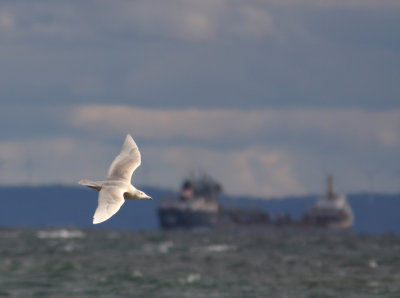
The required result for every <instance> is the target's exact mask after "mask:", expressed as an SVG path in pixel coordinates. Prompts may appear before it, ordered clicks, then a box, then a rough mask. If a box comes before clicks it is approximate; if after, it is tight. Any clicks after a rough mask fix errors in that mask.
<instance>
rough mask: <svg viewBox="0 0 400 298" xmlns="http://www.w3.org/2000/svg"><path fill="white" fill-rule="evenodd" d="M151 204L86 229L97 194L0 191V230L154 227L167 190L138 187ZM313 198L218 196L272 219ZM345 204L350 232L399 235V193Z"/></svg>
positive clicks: (136, 204)
mask: <svg viewBox="0 0 400 298" xmlns="http://www.w3.org/2000/svg"><path fill="white" fill-rule="evenodd" d="M143 190H144V191H145V192H146V193H148V194H149V195H151V196H152V197H153V198H154V200H153V201H148V200H136V201H127V202H125V204H124V205H123V206H122V208H121V209H120V211H118V213H117V214H116V215H115V216H113V217H112V218H111V219H109V220H108V221H106V222H104V223H102V224H99V225H95V226H94V225H92V217H93V213H94V211H95V209H96V206H97V192H96V191H94V190H91V189H89V188H84V187H72V186H71V187H69V186H38V187H0V204H1V207H0V226H20V227H21V226H24V227H94V228H101V229H102V228H104V229H108V228H113V229H157V228H158V227H159V224H158V217H157V204H158V202H159V200H160V198H162V197H163V196H165V195H167V194H168V193H171V191H168V190H165V189H160V188H155V187H143ZM315 199H316V197H314V196H303V197H300V196H299V197H290V198H283V199H279V200H278V199H274V200H266V199H254V198H245V197H230V196H222V197H221V200H220V201H221V203H222V204H223V205H225V206H238V207H241V208H242V207H243V208H252V209H254V208H256V209H262V210H266V211H268V212H270V213H271V215H272V216H274V215H277V214H279V213H287V214H289V215H290V216H291V217H292V218H294V219H299V218H301V216H302V214H303V212H304V211H305V209H306V208H307V206H309V205H310V204H311V203H312V202H313V201H314V200H315ZM348 200H349V203H350V205H351V206H352V208H353V212H354V215H355V224H354V231H355V232H359V233H368V234H370V233H396V234H400V215H399V213H400V194H397V195H384V194H374V195H371V194H353V195H348Z"/></svg>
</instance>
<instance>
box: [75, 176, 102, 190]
mask: <svg viewBox="0 0 400 298" xmlns="http://www.w3.org/2000/svg"><path fill="white" fill-rule="evenodd" d="M78 183H79V184H81V185H86V186H88V187H90V188H93V189H95V190H98V191H100V190H101V188H102V186H103V181H91V180H88V179H82V180H81V181H79V182H78Z"/></svg>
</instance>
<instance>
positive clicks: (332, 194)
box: [328, 175, 335, 200]
mask: <svg viewBox="0 0 400 298" xmlns="http://www.w3.org/2000/svg"><path fill="white" fill-rule="evenodd" d="M334 198H335V192H334V190H333V176H332V175H328V199H330V200H333V199H334Z"/></svg>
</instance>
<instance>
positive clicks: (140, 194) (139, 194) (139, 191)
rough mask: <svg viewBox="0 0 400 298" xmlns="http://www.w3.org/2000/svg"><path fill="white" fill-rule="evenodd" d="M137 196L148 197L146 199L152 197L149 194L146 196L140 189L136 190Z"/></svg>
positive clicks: (140, 197)
mask: <svg viewBox="0 0 400 298" xmlns="http://www.w3.org/2000/svg"><path fill="white" fill-rule="evenodd" d="M136 195H137V197H138V198H139V199H148V200H152V198H151V197H150V196H148V195H146V194H145V193H144V191H141V190H138V192H137V194H136Z"/></svg>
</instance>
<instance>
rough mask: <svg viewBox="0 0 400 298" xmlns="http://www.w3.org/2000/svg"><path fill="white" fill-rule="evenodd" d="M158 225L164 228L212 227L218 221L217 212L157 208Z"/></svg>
mask: <svg viewBox="0 0 400 298" xmlns="http://www.w3.org/2000/svg"><path fill="white" fill-rule="evenodd" d="M158 215H159V219H160V225H161V227H162V228H164V229H171V228H196V227H212V226H215V225H216V224H217V222H218V212H210V211H203V210H180V209H178V208H168V207H165V208H159V209H158Z"/></svg>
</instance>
